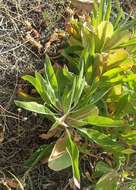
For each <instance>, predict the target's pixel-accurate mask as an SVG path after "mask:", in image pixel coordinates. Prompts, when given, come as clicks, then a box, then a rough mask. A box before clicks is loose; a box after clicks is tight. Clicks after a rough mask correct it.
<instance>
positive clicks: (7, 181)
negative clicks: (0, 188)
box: [4, 178, 19, 189]
mask: <svg viewBox="0 0 136 190" xmlns="http://www.w3.org/2000/svg"><path fill="white" fill-rule="evenodd" d="M4 185H6V186H8V187H10V188H14V189H17V188H18V187H19V185H18V182H17V181H16V180H14V179H10V178H6V179H5V180H4Z"/></svg>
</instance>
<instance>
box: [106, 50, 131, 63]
mask: <svg viewBox="0 0 136 190" xmlns="http://www.w3.org/2000/svg"><path fill="white" fill-rule="evenodd" d="M127 58H128V52H127V51H126V50H124V49H119V50H116V51H114V52H113V53H111V54H109V58H108V65H112V64H119V63H120V62H123V61H124V60H125V59H127Z"/></svg>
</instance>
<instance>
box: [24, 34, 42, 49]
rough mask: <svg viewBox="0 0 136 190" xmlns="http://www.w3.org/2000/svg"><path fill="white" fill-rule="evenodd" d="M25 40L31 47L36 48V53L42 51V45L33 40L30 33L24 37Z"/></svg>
mask: <svg viewBox="0 0 136 190" xmlns="http://www.w3.org/2000/svg"><path fill="white" fill-rule="evenodd" d="M26 40H27V41H28V42H30V43H31V44H32V46H33V47H35V48H37V49H38V51H40V50H41V49H42V45H41V43H40V41H37V40H36V39H35V38H33V37H32V36H31V35H30V33H28V34H27V35H26Z"/></svg>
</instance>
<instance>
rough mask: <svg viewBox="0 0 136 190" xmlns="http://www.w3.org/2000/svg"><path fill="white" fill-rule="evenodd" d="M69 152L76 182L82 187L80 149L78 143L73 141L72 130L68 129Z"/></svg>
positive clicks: (77, 185)
mask: <svg viewBox="0 0 136 190" xmlns="http://www.w3.org/2000/svg"><path fill="white" fill-rule="evenodd" d="M67 134H68V138H67V146H66V148H67V152H68V153H69V156H70V158H71V163H72V170H73V178H74V183H75V185H76V187H77V188H79V189H80V171H79V150H78V147H77V145H76V144H75V143H74V142H73V141H72V139H71V135H70V132H69V131H68V130H67Z"/></svg>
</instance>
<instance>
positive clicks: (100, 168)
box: [95, 161, 113, 177]
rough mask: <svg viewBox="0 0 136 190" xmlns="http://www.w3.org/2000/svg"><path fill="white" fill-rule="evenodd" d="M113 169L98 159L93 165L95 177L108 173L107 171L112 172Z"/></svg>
mask: <svg viewBox="0 0 136 190" xmlns="http://www.w3.org/2000/svg"><path fill="white" fill-rule="evenodd" d="M112 171H113V169H112V168H111V167H110V166H109V165H108V164H107V163H105V162H103V161H99V162H97V163H96V166H95V175H96V176H97V177H101V176H102V175H104V174H106V173H108V172H112Z"/></svg>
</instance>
